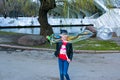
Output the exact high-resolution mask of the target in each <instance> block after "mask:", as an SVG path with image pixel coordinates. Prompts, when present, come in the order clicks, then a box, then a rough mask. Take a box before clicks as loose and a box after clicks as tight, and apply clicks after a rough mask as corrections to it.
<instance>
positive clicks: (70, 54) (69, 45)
mask: <svg viewBox="0 0 120 80" xmlns="http://www.w3.org/2000/svg"><path fill="white" fill-rule="evenodd" d="M61 46H62V41H60V42H57V43H56V51H55V53H54V55H55V56H56V57H58V55H59V54H60V48H61ZM66 52H67V56H68V58H69V59H70V60H72V57H73V48H72V43H67V45H66Z"/></svg>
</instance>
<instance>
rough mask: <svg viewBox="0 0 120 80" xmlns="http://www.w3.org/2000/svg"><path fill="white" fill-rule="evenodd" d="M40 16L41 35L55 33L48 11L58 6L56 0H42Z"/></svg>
mask: <svg viewBox="0 0 120 80" xmlns="http://www.w3.org/2000/svg"><path fill="white" fill-rule="evenodd" d="M40 3H41V5H40V8H39V18H38V21H39V23H40V25H41V28H40V35H43V36H47V35H51V34H52V33H53V30H52V26H51V25H50V24H49V23H48V18H47V13H48V11H49V10H51V9H53V8H55V7H56V4H55V0H40Z"/></svg>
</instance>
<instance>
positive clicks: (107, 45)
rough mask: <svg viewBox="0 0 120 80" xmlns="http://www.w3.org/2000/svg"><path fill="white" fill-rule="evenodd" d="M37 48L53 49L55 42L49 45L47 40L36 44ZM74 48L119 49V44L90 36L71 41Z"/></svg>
mask: <svg viewBox="0 0 120 80" xmlns="http://www.w3.org/2000/svg"><path fill="white" fill-rule="evenodd" d="M36 47H39V48H51V49H55V44H53V45H50V44H49V43H48V42H47V43H46V44H44V45H42V46H36ZM73 48H74V49H75V50H120V46H118V45H117V44H116V42H114V41H111V40H98V39H97V38H90V39H87V40H82V41H79V42H76V43H73Z"/></svg>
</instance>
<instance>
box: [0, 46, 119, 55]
mask: <svg viewBox="0 0 120 80" xmlns="http://www.w3.org/2000/svg"><path fill="white" fill-rule="evenodd" d="M0 47H3V48H12V49H21V50H38V51H55V49H48V48H33V47H25V46H14V45H7V44H0ZM74 53H77V54H81V53H120V50H74Z"/></svg>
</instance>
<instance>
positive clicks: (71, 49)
mask: <svg viewBox="0 0 120 80" xmlns="http://www.w3.org/2000/svg"><path fill="white" fill-rule="evenodd" d="M69 58H70V60H72V58H73V47H72V43H70V56H69Z"/></svg>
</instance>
